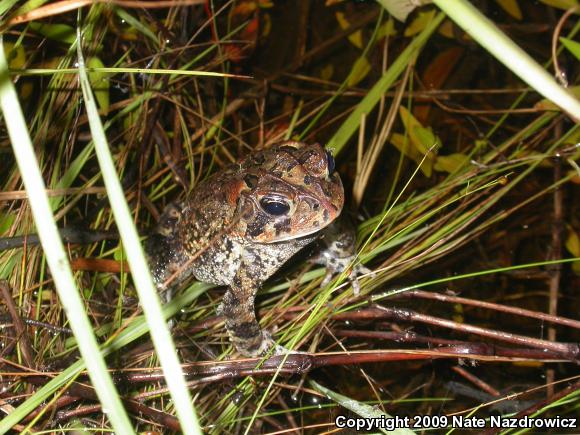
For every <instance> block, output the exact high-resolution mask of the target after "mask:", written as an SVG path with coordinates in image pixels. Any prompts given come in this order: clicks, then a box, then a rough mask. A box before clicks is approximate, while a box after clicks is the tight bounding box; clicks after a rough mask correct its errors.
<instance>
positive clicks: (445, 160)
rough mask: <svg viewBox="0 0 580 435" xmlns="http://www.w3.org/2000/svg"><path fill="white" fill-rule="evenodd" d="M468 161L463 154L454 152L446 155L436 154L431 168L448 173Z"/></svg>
mask: <svg viewBox="0 0 580 435" xmlns="http://www.w3.org/2000/svg"><path fill="white" fill-rule="evenodd" d="M468 161H469V157H468V156H466V155H465V154H461V153H455V154H450V155H448V156H437V158H436V159H435V164H434V165H433V169H435V170H436V171H438V172H449V173H450V174H451V173H453V172H455V171H457V170H458V169H460V168H461V167H462V166H463V165H465V164H466V163H467V162H468Z"/></svg>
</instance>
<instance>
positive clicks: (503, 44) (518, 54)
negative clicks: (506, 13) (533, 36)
mask: <svg viewBox="0 0 580 435" xmlns="http://www.w3.org/2000/svg"><path fill="white" fill-rule="evenodd" d="M433 1H434V3H435V4H436V5H437V6H438V7H439V8H440V9H441V10H442V11H444V12H445V13H446V14H447V15H449V18H451V19H452V20H453V21H454V22H455V23H456V24H457V25H458V26H459V27H461V28H462V29H463V30H465V31H466V32H467V33H468V34H469V35H470V36H471V37H472V38H473V39H475V40H476V41H477V42H479V43H480V44H481V46H482V47H484V48H485V49H486V50H487V51H489V52H490V53H491V54H492V55H493V56H494V57H495V58H496V59H497V60H499V61H500V62H501V63H503V64H504V65H505V66H507V67H508V68H509V69H510V70H511V71H512V72H513V73H514V74H516V75H517V76H519V77H520V78H521V79H522V80H523V81H524V82H526V83H527V84H529V85H530V86H531V87H533V88H534V89H535V90H536V91H537V92H538V93H540V94H541V95H543V96H544V97H546V98H547V99H549V100H550V101H552V102H554V104H556V105H558V106H559V107H561V108H562V109H563V110H564V111H566V112H567V113H568V114H569V115H570V116H571V117H573V118H574V119H575V120H576V121H579V120H580V101H579V100H578V99H577V98H576V97H574V95H572V94H571V93H570V92H568V90H566V89H565V88H563V87H562V86H560V85H558V83H557V82H556V80H555V79H554V78H553V77H552V76H551V75H550V74H549V73H548V72H546V70H545V69H544V68H542V66H541V65H539V64H538V63H537V62H536V61H535V60H534V59H532V57H531V56H530V55H529V54H527V53H526V52H525V51H524V50H522V49H521V48H520V47H519V46H518V45H517V44H516V43H515V42H514V41H512V40H511V39H510V38H508V37H507V36H506V35H505V34H504V33H503V32H502V31H501V30H500V29H498V28H497V26H496V25H495V24H493V23H492V22H491V21H490V20H489V19H487V17H485V16H484V15H483V14H482V13H481V12H479V10H477V8H475V6H473V5H472V4H471V3H469V2H468V1H467V0H433Z"/></svg>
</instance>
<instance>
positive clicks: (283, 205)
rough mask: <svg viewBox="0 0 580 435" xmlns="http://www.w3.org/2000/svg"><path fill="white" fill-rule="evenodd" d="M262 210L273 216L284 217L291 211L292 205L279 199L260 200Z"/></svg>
mask: <svg viewBox="0 0 580 435" xmlns="http://www.w3.org/2000/svg"><path fill="white" fill-rule="evenodd" d="M260 206H261V207H262V209H263V210H264V211H265V212H266V213H268V214H270V215H272V216H282V215H285V214H286V213H288V212H289V211H290V205H289V204H288V203H287V202H286V201H284V200H282V199H279V198H262V199H261V200H260Z"/></svg>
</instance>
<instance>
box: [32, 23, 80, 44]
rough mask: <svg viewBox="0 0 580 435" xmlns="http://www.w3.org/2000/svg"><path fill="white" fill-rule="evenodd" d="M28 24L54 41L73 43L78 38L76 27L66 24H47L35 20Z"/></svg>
mask: <svg viewBox="0 0 580 435" xmlns="http://www.w3.org/2000/svg"><path fill="white" fill-rule="evenodd" d="M28 26H29V27H30V28H31V29H32V30H34V31H35V32H36V33H40V34H41V35H42V36H46V37H47V38H49V39H52V40H54V41H58V42H65V43H67V44H72V43H73V42H75V39H76V35H75V29H73V28H72V27H71V26H67V25H66V24H45V23H39V22H36V21H33V22H31V23H30V24H29V25H28Z"/></svg>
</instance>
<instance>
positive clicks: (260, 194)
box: [146, 141, 354, 355]
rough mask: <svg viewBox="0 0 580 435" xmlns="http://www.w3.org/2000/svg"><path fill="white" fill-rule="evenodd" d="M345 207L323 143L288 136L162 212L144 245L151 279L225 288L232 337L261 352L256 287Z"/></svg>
mask: <svg viewBox="0 0 580 435" xmlns="http://www.w3.org/2000/svg"><path fill="white" fill-rule="evenodd" d="M343 204H344V190H343V187H342V183H341V181H340V178H339V176H338V174H337V173H336V172H334V160H333V158H332V155H331V154H330V153H329V152H328V151H325V150H324V148H323V147H322V146H320V145H318V144H315V145H306V144H304V143H300V142H293V141H288V142H284V143H281V144H279V145H276V146H274V147H272V148H270V149H267V150H262V151H258V152H255V153H253V154H250V155H249V156H247V157H246V158H244V159H243V160H241V161H240V162H238V163H235V164H233V165H231V166H229V167H227V168H225V169H223V170H222V171H220V172H218V173H216V174H214V175H212V176H211V177H209V178H208V179H206V180H205V181H203V182H201V183H200V184H199V185H198V186H196V188H195V189H194V190H193V191H192V192H191V194H190V195H189V197H188V198H187V199H186V200H185V201H183V202H181V203H179V204H174V205H171V206H169V207H168V208H167V209H166V211H165V212H164V214H163V216H162V217H161V219H160V222H159V224H158V227H157V233H156V234H155V235H153V236H151V237H150V238H149V240H148V243H147V246H146V251H147V254H148V257H149V262H150V265H151V270H152V273H153V276H154V279H155V281H156V283H157V285H158V287H159V288H160V290H161V289H163V290H164V289H165V286H164V284H163V283H165V282H166V281H167V280H171V284H170V286H171V287H173V288H174V287H176V286H178V285H179V284H182V283H184V282H185V281H187V280H191V279H193V278H194V277H195V279H197V280H199V281H203V282H208V283H213V284H218V285H227V286H229V289H228V291H227V292H226V294H225V296H224V298H223V301H222V305H221V313H222V314H223V315H224V317H225V325H226V329H227V331H228V333H229V336H230V339H231V341H232V342H233V344H234V345H235V347H236V349H237V350H238V351H239V352H240V353H242V354H244V355H260V354H263V353H264V352H265V351H267V350H268V348H269V347H270V346H271V345H272V340H271V339H270V338H269V336H268V334H266V333H265V332H264V331H262V330H261V329H260V326H259V324H258V322H257V320H256V315H255V310H254V298H255V296H256V292H257V290H258V289H259V287H260V286H261V284H262V283H263V282H264V281H265V280H267V279H268V278H269V277H270V276H271V275H272V274H273V273H274V272H276V271H277V270H278V269H279V268H280V267H281V266H282V265H283V264H284V263H285V262H286V261H287V260H288V259H289V258H290V257H291V256H292V255H294V254H295V253H296V252H298V251H299V250H300V249H302V248H303V247H305V246H306V245H308V244H310V243H311V242H313V241H314V240H316V239H317V238H318V237H319V235H320V233H321V230H322V229H324V228H325V227H327V226H328V225H329V224H330V223H332V222H333V221H334V220H335V219H336V218H337V217H338V215H339V214H340V213H341V210H342V207H343ZM352 240H354V238H352ZM329 246H330V245H329ZM330 247H331V249H332V246H330ZM353 247H354V245H352V246H349V247H348V249H351V250H352V249H353ZM336 251H337V249H336V247H335V249H334V252H335V253H336ZM338 251H340V249H339V250H338ZM351 254H352V252H350V253H349V254H348V255H347V257H348V259H350V258H351ZM338 256H339V257H342V259H343V262H344V261H345V260H344V259H345V258H346V257H345V256H344V255H343V254H342V253H340V252H338ZM327 257H328V256H327ZM331 257H336V255H334V254H333V255H331ZM318 261H319V262H321V261H322V262H324V263H328V261H325V260H324V256H321V257H319V260H318ZM333 261H334V258H331V261H330V263H332V262H333ZM335 264H336V263H335ZM335 264H334V265H333V264H329V268H330V269H331V270H333V271H336V269H337V268H336V266H335Z"/></svg>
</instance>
